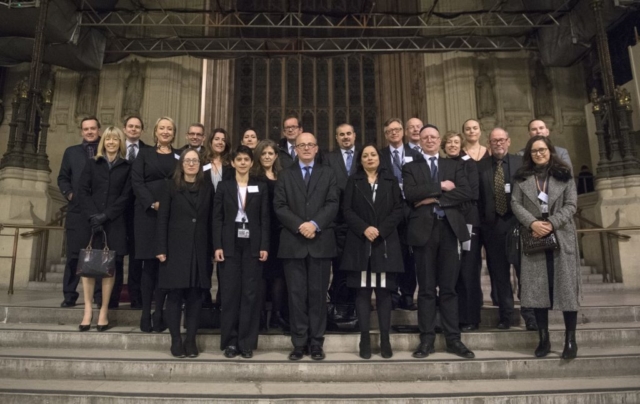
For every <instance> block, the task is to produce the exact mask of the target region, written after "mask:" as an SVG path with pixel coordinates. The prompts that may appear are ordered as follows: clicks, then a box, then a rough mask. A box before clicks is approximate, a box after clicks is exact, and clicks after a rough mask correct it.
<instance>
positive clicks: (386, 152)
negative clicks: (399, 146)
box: [380, 144, 424, 175]
mask: <svg viewBox="0 0 640 404" xmlns="http://www.w3.org/2000/svg"><path fill="white" fill-rule="evenodd" d="M404 157H405V161H403V162H402V163H403V165H404V164H405V163H409V161H407V157H410V158H411V159H412V161H416V160H424V158H423V157H422V154H421V153H419V152H417V151H415V150H413V149H412V148H411V146H409V145H408V144H405V145H404ZM400 158H401V159H402V156H400ZM380 167H384V168H385V169H386V170H387V172H388V173H390V174H391V175H393V165H392V164H391V149H390V146H386V147H384V148H382V149H380Z"/></svg>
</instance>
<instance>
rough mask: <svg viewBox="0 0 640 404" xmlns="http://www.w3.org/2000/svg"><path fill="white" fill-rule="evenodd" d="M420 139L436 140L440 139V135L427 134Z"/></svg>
mask: <svg viewBox="0 0 640 404" xmlns="http://www.w3.org/2000/svg"><path fill="white" fill-rule="evenodd" d="M421 139H424V140H438V139H440V136H432V135H429V136H424V137H422V138H421Z"/></svg>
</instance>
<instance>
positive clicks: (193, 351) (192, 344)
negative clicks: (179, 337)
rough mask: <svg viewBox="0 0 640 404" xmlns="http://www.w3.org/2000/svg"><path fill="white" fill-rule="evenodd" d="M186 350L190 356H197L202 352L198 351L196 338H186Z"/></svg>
mask: <svg viewBox="0 0 640 404" xmlns="http://www.w3.org/2000/svg"><path fill="white" fill-rule="evenodd" d="M184 352H185V354H186V355H187V356H188V357H189V358H197V357H198V355H199V354H200V353H199V352H198V346H197V345H196V340H195V339H192V340H189V339H188V340H186V341H185V342H184Z"/></svg>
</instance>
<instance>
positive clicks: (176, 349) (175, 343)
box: [171, 336, 187, 358]
mask: <svg viewBox="0 0 640 404" xmlns="http://www.w3.org/2000/svg"><path fill="white" fill-rule="evenodd" d="M171 355H173V356H174V357H175V358H184V357H186V356H187V354H186V353H185V351H184V345H182V337H181V336H177V337H171Z"/></svg>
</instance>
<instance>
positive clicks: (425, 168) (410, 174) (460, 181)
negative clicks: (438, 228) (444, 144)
mask: <svg viewBox="0 0 640 404" xmlns="http://www.w3.org/2000/svg"><path fill="white" fill-rule="evenodd" d="M402 177H403V179H404V196H405V198H406V199H407V202H409V203H410V204H411V213H410V214H409V224H408V229H407V242H408V243H409V245H412V246H424V245H426V244H427V242H428V241H429V236H430V235H431V228H432V227H433V221H434V220H435V218H434V213H433V208H434V205H433V204H430V205H421V206H419V207H418V208H415V207H414V206H413V204H414V203H416V202H419V201H421V200H423V199H426V198H438V199H439V201H440V206H441V207H442V209H443V210H444V211H445V215H446V219H447V221H448V222H449V224H450V225H451V228H452V229H453V232H454V233H455V235H456V237H457V238H458V240H460V241H467V240H469V239H470V235H469V230H468V229H467V225H466V223H465V218H464V216H463V215H462V212H461V211H460V209H459V206H460V204H462V203H464V202H468V201H470V200H471V198H472V197H473V195H472V193H471V187H470V186H469V182H468V181H467V177H466V176H465V174H464V168H463V166H462V163H460V162H457V161H453V160H451V159H444V158H440V159H438V182H437V183H434V182H432V181H431V170H430V169H429V165H428V164H427V162H426V161H425V160H419V161H414V162H412V163H409V164H405V165H404V167H402ZM445 180H449V181H452V182H453V183H454V184H455V186H456V188H455V189H454V190H452V191H449V192H443V191H442V190H441V188H440V182H441V181H445Z"/></svg>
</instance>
